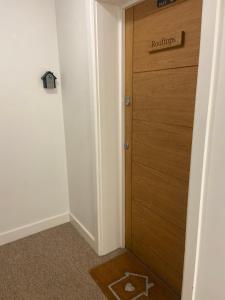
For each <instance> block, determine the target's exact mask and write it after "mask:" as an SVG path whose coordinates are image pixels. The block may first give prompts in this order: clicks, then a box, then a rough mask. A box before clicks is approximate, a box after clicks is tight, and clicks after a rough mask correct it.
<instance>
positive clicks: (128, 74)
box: [125, 7, 134, 249]
mask: <svg viewBox="0 0 225 300" xmlns="http://www.w3.org/2000/svg"><path fill="white" fill-rule="evenodd" d="M133 27H134V9H133V8H132V7H131V8H129V9H127V10H126V12H125V63H126V66H125V95H126V96H130V97H131V103H130V104H129V105H128V106H126V107H125V142H126V143H128V144H129V148H128V149H127V150H125V151H126V153H125V193H126V196H125V199H126V210H125V235H126V238H125V241H126V247H127V248H129V249H131V243H132V238H131V237H132V199H131V197H132V184H131V182H132V180H131V179H132V164H131V158H132V148H131V147H132V96H133Z"/></svg>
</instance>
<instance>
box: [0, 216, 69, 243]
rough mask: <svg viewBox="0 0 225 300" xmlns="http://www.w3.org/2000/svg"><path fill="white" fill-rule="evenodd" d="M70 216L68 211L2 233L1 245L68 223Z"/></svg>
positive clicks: (0, 237)
mask: <svg viewBox="0 0 225 300" xmlns="http://www.w3.org/2000/svg"><path fill="white" fill-rule="evenodd" d="M69 216H70V214H69V212H66V213H64V214H61V215H57V216H54V217H50V218H47V219H44V220H41V221H38V222H35V223H32V224H28V225H25V226H22V227H18V228H16V229H13V230H9V231H6V232H3V233H0V246H2V245H5V244H8V243H11V242H14V241H16V240H19V239H22V238H25V237H27V236H29V235H33V234H35V233H38V232H41V231H44V230H47V229H50V228H53V227H55V226H59V225H62V224H64V223H67V222H69V221H70V217H69Z"/></svg>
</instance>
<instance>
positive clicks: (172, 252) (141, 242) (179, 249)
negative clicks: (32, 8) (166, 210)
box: [132, 201, 185, 291]
mask: <svg viewBox="0 0 225 300" xmlns="http://www.w3.org/2000/svg"><path fill="white" fill-rule="evenodd" d="M132 218H133V222H132V224H133V227H132V233H133V235H132V240H133V251H134V253H135V254H136V255H137V256H138V257H140V258H141V259H142V260H143V261H144V262H145V263H146V264H147V265H148V266H149V267H150V269H151V270H152V271H153V272H155V273H156V274H158V276H159V277H161V278H162V279H163V280H165V282H167V283H168V284H169V286H171V287H173V288H174V289H175V290H176V291H179V290H181V285H182V272H183V259H184V244H185V240H184V238H185V234H184V232H183V230H181V229H179V228H177V227H175V226H173V225H171V223H169V222H167V221H166V220H165V219H162V218H160V217H159V216H158V215H156V214H155V213H154V212H152V211H151V210H150V209H146V208H144V207H142V206H140V205H139V202H136V201H133V215H132ZM146 220H149V222H146Z"/></svg>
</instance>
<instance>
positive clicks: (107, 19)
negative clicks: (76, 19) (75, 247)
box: [96, 2, 124, 254]
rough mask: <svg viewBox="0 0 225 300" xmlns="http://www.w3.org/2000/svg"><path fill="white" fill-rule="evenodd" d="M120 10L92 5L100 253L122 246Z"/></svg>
mask: <svg viewBox="0 0 225 300" xmlns="http://www.w3.org/2000/svg"><path fill="white" fill-rule="evenodd" d="M121 16H122V11H121V10H120V8H119V7H118V6H115V5H112V4H108V3H99V2H97V3H96V20H97V22H96V38H97V61H98V70H97V77H98V103H99V124H100V126H99V134H100V140H99V144H100V153H101V172H100V177H101V179H100V180H101V193H100V199H99V202H100V205H99V207H100V209H99V212H98V213H99V219H100V224H101V236H100V240H99V244H100V250H99V252H100V253H101V254H106V253H108V252H110V251H113V250H115V249H117V248H119V247H121V246H122V217H121V216H122V210H123V209H122V206H123V204H124V203H123V199H122V186H123V179H124V178H123V176H122V168H121V166H122V153H123V145H122V131H123V130H122V128H121V126H123V123H122V111H123V100H122V93H123V92H122V84H123V78H122V74H121V69H120V64H118V62H120V61H121V53H122V37H121V36H120V32H121V28H122V23H121V22H120V20H121Z"/></svg>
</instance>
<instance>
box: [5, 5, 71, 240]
mask: <svg viewBox="0 0 225 300" xmlns="http://www.w3.org/2000/svg"><path fill="white" fill-rule="evenodd" d="M0 38H1V47H0V66H1V73H0V144H1V146H0V149H1V150H0V234H2V235H4V234H3V233H4V232H5V231H8V230H13V229H16V228H17V227H19V226H24V225H28V224H30V223H33V222H39V221H40V220H42V219H46V218H49V217H53V216H55V215H58V214H63V213H65V212H67V211H68V209H69V206H68V192H67V174H66V155H65V143H64V128H63V114H62V101H61V100H62V99H61V90H60V80H58V83H59V84H58V89H57V91H55V92H47V91H46V90H44V89H43V87H42V82H41V80H40V77H41V76H42V74H43V73H44V72H45V71H47V70H52V71H54V72H55V74H56V76H57V77H59V62H58V51H57V34H56V20H55V10H54V0H20V1H18V0H7V1H5V0H0Z"/></svg>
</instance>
